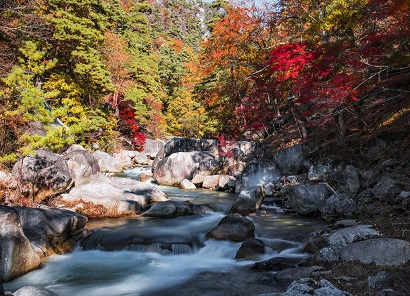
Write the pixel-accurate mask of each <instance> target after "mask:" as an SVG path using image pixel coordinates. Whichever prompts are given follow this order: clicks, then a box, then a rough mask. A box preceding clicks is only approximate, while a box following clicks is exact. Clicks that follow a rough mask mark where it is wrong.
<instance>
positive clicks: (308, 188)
mask: <svg viewBox="0 0 410 296" xmlns="http://www.w3.org/2000/svg"><path fill="white" fill-rule="evenodd" d="M328 196H329V193H328V191H327V189H326V186H325V185H321V184H319V185H296V186H292V187H291V188H290V189H289V193H288V201H289V205H290V206H291V207H292V209H293V210H294V211H295V212H296V213H298V214H301V215H309V214H314V213H317V212H318V211H319V209H320V208H321V207H323V206H324V205H325V204H326V200H327V198H328Z"/></svg>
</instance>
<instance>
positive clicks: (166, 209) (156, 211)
mask: <svg viewBox="0 0 410 296" xmlns="http://www.w3.org/2000/svg"><path fill="white" fill-rule="evenodd" d="M176 212H177V205H176V204H175V203H174V202H173V201H163V202H157V203H155V204H154V205H153V206H152V207H150V208H149V209H148V210H147V211H145V212H144V213H143V215H144V216H148V217H163V218H172V217H174V216H175V215H176ZM192 214H193V213H192Z"/></svg>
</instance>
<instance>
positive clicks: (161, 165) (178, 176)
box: [153, 151, 215, 186]
mask: <svg viewBox="0 0 410 296" xmlns="http://www.w3.org/2000/svg"><path fill="white" fill-rule="evenodd" d="M214 157H215V156H214V155H213V154H211V153H209V152H199V151H194V152H178V153H174V154H171V155H170V156H168V157H165V158H164V159H162V160H161V161H159V162H158V163H157V165H156V167H155V168H154V167H153V176H154V180H155V181H156V182H157V183H158V184H160V185H168V186H178V185H179V184H180V183H181V182H182V180H184V179H188V180H191V179H192V177H193V174H194V172H195V170H196V168H197V167H198V165H199V164H200V163H201V162H203V161H204V160H206V159H212V158H214ZM194 184H195V183H194Z"/></svg>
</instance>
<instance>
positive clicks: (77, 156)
mask: <svg viewBox="0 0 410 296" xmlns="http://www.w3.org/2000/svg"><path fill="white" fill-rule="evenodd" d="M63 158H64V159H65V160H66V161H67V165H68V167H69V168H70V169H71V171H72V172H73V176H74V183H75V186H79V185H82V184H86V183H89V182H91V181H93V180H95V179H96V178H98V177H99V176H100V174H101V173H100V166H99V165H98V162H97V160H96V159H95V158H94V156H93V155H92V154H91V153H90V152H88V151H87V150H85V149H84V148H83V147H81V146H79V145H73V146H71V147H70V148H69V149H68V150H67V151H66V152H65V153H64V155H63Z"/></svg>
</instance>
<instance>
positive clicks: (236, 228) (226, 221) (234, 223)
mask: <svg viewBox="0 0 410 296" xmlns="http://www.w3.org/2000/svg"><path fill="white" fill-rule="evenodd" d="M254 232H255V225H254V224H253V223H252V222H251V221H250V220H248V219H246V218H245V217H243V216H242V215H240V214H231V215H228V216H225V217H224V218H223V219H222V220H221V221H220V222H219V223H218V225H217V226H216V227H215V228H214V229H212V230H211V231H210V232H208V233H207V234H206V238H207V239H210V238H213V239H217V240H230V241H234V242H243V241H244V240H246V239H247V238H249V237H254V236H255V233H254Z"/></svg>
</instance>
